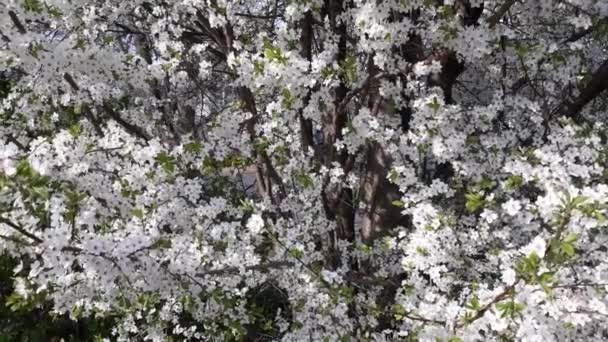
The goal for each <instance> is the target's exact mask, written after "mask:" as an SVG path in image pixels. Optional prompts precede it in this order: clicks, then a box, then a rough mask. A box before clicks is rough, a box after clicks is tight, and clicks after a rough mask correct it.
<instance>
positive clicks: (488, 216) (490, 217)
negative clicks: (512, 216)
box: [479, 209, 498, 223]
mask: <svg viewBox="0 0 608 342" xmlns="http://www.w3.org/2000/svg"><path fill="white" fill-rule="evenodd" d="M479 216H480V217H481V218H483V219H484V220H486V222H488V223H492V222H494V221H496V219H497V218H498V215H497V214H496V212H494V211H492V210H488V209H485V210H484V211H483V212H482V213H481V214H480V215H479Z"/></svg>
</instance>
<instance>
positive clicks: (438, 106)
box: [426, 96, 441, 113]
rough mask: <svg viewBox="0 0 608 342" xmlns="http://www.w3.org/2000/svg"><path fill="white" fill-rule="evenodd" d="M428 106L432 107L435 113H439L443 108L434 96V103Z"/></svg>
mask: <svg viewBox="0 0 608 342" xmlns="http://www.w3.org/2000/svg"><path fill="white" fill-rule="evenodd" d="M426 105H427V107H430V108H431V109H432V110H433V112H435V113H437V111H438V110H439V108H441V104H439V101H438V100H437V97H436V96H433V101H431V102H429V103H427V104H426Z"/></svg>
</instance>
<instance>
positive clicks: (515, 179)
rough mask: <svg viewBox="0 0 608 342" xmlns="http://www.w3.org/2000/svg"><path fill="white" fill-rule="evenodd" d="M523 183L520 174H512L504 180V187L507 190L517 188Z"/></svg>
mask: <svg viewBox="0 0 608 342" xmlns="http://www.w3.org/2000/svg"><path fill="white" fill-rule="evenodd" d="M523 183H524V179H523V177H522V176H519V175H513V176H511V177H509V178H508V179H507V181H506V182H505V188H506V189H507V190H513V189H519V188H520V187H521V186H522V185H523Z"/></svg>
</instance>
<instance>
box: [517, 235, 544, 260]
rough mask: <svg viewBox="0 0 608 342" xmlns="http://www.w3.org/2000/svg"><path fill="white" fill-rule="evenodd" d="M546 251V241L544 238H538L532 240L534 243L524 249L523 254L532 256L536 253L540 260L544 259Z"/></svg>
mask: <svg viewBox="0 0 608 342" xmlns="http://www.w3.org/2000/svg"><path fill="white" fill-rule="evenodd" d="M546 249H547V243H546V242H545V240H544V239H543V238H542V237H540V236H537V237H535V238H534V240H532V242H530V243H529V244H528V245H527V246H526V247H524V248H523V249H522V252H523V253H524V254H525V255H530V254H532V252H534V253H536V255H538V257H539V258H542V257H544V256H545V250H546Z"/></svg>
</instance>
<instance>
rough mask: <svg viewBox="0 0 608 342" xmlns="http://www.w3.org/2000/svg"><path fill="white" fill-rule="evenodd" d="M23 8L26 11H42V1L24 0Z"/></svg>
mask: <svg viewBox="0 0 608 342" xmlns="http://www.w3.org/2000/svg"><path fill="white" fill-rule="evenodd" d="M23 8H24V9H25V10H26V11H28V12H35V13H40V12H42V3H41V2H40V1H39V0H24V1H23Z"/></svg>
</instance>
